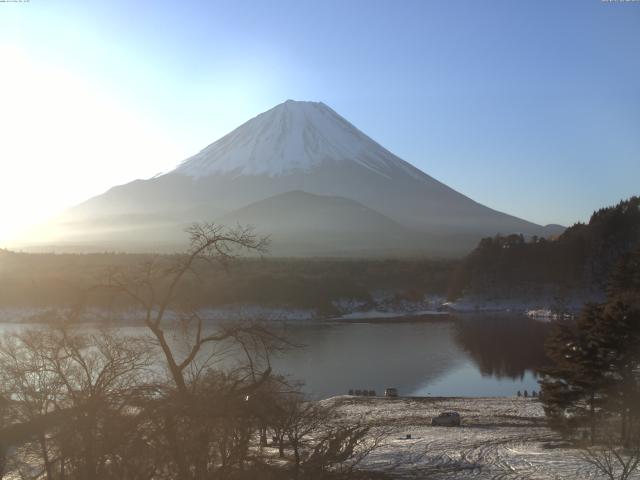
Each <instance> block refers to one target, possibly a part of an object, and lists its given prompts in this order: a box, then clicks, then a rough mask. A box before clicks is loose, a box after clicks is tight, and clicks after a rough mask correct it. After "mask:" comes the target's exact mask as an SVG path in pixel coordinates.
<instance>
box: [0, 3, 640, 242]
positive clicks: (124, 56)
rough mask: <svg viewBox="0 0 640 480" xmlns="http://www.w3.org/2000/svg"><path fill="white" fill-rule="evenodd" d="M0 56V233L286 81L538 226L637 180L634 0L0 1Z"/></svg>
mask: <svg viewBox="0 0 640 480" xmlns="http://www.w3.org/2000/svg"><path fill="white" fill-rule="evenodd" d="M0 65H1V71H0V72H1V73H0V162H1V167H2V169H1V173H0V246H1V244H2V242H3V241H6V239H8V238H9V237H10V236H11V235H13V234H15V233H16V232H17V231H19V229H20V227H22V226H24V225H25V224H27V223H29V222H32V221H36V220H41V219H43V218H45V217H46V216H47V215H51V214H54V213H56V212H59V211H60V210H62V209H64V208H65V207H67V206H70V205H73V204H75V203H79V202H81V201H82V200H84V199H86V198H88V197H90V196H92V195H96V194H99V193H102V192H103V191H104V190H106V189H108V188H109V187H111V186H113V185H115V184H121V183H125V182H128V181H130V180H133V179H136V178H147V177H151V176H153V175H154V174H156V173H158V172H160V171H167V170H170V169H171V168H172V167H174V166H175V165H176V164H177V163H179V162H180V161H181V160H183V159H184V158H186V157H188V156H189V155H191V154H193V153H196V152H197V151H198V150H200V149H201V148H203V147H204V146H206V145H208V144H209V143H211V142H213V141H214V140H216V139H218V138H219V137H220V136H222V135H223V134H225V133H227V132H228V131H229V130H231V129H233V128H234V127H236V126H238V125H239V124H240V123H242V122H243V121H245V120H247V119H248V118H250V117H252V116H254V115H256V114H258V113H260V112H262V111H264V110H267V109H268V108H270V107H272V106H274V105H276V104H278V103H280V102H282V101H284V100H286V99H288V98H293V99H296V100H320V101H323V102H325V103H327V104H328V105H330V106H331V107H332V108H334V109H335V110H336V111H337V112H338V113H340V114H341V115H343V116H344V117H346V118H347V119H348V120H350V121H351V122H352V123H354V124H355V125H356V126H357V127H359V128H360V129H361V130H363V131H364V132H365V133H367V134H368V135H370V136H371V137H373V138H374V139H375V140H377V141H378V142H380V143H381V144H382V145H383V146H385V147H387V148H388V149H389V150H391V151H392V152H394V153H395V154H397V155H399V156H400V157H402V158H403V159H405V160H407V161H409V162H411V163H413V164H414V165H416V166H417V167H419V168H421V169H422V170H424V171H425V172H426V173H428V174H430V175H432V176H434V177H435V178H437V179H438V180H441V181H443V182H445V183H446V184H448V185H449V186H451V187H453V188H455V189H457V190H459V191H460V192H462V193H464V194H466V195H468V196H470V197H472V198H473V199H475V200H477V201H479V202H481V203H483V204H485V205H488V206H490V207H493V208H496V209H499V210H502V211H506V212H508V213H511V214H514V215H517V216H520V217H523V218H526V219H528V220H532V221H535V222H538V223H543V224H545V223H563V224H571V223H573V222H574V221H576V220H587V219H588V217H589V215H590V214H591V212H592V211H593V210H594V209H595V208H598V207H600V206H604V205H607V204H611V203H614V202H617V201H618V200H619V199H621V198H623V197H628V196H630V195H632V194H638V193H640V2H606V1H605V2H603V1H600V0H576V1H558V0H550V1H543V0H530V1H524V0H523V1H514V0H505V1H488V0H487V1H479V0H473V1H471V0H470V1H453V0H448V1H443V0H440V1H429V0H419V1H406V0H400V1H399V0H389V1H376V0H363V1H348V0H341V1H328V0H322V1H303V0H296V1H276V0H269V1H262V0H259V1H258V0H256V1H254V2H249V1H240V0H234V1H228V2H226V1H200V2H198V1H188V0H184V1H175V0H174V1H160V0H154V1H144V0H139V1H130V0H108V1H88V0H84V1H81V0H75V1H58V0H31V1H30V2H25V3H12V2H0Z"/></svg>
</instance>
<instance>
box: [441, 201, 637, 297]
mask: <svg viewBox="0 0 640 480" xmlns="http://www.w3.org/2000/svg"><path fill="white" fill-rule="evenodd" d="M638 248H640V197H631V198H630V199H628V200H624V201H621V202H620V203H618V204H617V205H615V206H612V207H607V208H602V209H600V210H598V211H596V212H594V213H593V215H592V216H591V219H590V220H589V223H587V224H584V223H576V224H575V225H573V226H572V227H569V228H568V229H567V230H566V231H565V232H564V233H562V234H561V235H560V236H558V237H557V238H552V239H545V238H538V237H532V238H531V239H525V238H524V237H523V236H522V235H507V236H501V235H497V236H495V237H488V238H484V239H482V240H481V241H480V244H479V245H478V246H477V248H476V249H475V250H474V251H473V252H472V253H471V254H469V255H468V256H467V257H466V258H465V259H464V260H463V261H462V262H461V263H460V264H459V266H458V267H457V269H456V271H455V273H454V275H453V278H452V279H451V283H450V290H449V296H450V297H451V298H456V297H459V296H460V295H462V294H465V293H476V294H495V293H500V294H507V295H514V294H515V295H517V294H518V293H520V294H522V293H532V292H535V291H536V290H540V289H542V288H544V287H545V286H551V287H553V288H555V289H558V288H566V289H567V290H600V291H604V289H605V287H606V284H607V281H608V279H609V276H610V274H611V271H612V268H613V267H614V265H615V264H616V263H617V262H618V261H619V259H620V258H622V257H623V256H624V255H626V254H629V253H631V252H633V251H635V250H637V249H638Z"/></svg>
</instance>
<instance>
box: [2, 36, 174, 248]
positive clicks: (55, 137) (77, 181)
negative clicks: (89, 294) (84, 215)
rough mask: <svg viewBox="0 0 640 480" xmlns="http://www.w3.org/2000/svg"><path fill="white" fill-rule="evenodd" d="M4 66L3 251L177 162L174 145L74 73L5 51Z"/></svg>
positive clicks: (166, 136)
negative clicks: (61, 216)
mask: <svg viewBox="0 0 640 480" xmlns="http://www.w3.org/2000/svg"><path fill="white" fill-rule="evenodd" d="M0 59H1V61H2V65H3V67H4V68H3V70H4V71H3V75H2V77H1V78H0V104H1V105H2V115H1V116H0V131H2V135H3V141H2V142H0V158H2V188H0V218H1V219H2V221H1V222H0V246H2V244H3V243H5V242H7V243H8V242H12V241H16V240H27V239H21V238H19V237H20V235H21V232H24V231H25V229H26V228H27V227H29V226H31V225H33V224H36V223H39V222H42V221H44V220H46V219H47V218H49V217H51V216H53V215H56V214H58V213H60V212H61V211H62V210H64V209H65V208H68V207H70V206H73V205H74V204H77V203H80V202H82V201H84V200H86V199H88V198H89V197H91V196H94V195H96V194H99V193H101V192H102V191H105V190H107V189H108V188H110V187H112V186H114V185H118V184H121V183H125V182H128V181H131V180H133V179H135V178H140V177H148V176H152V175H153V174H154V173H158V171H160V170H161V169H164V170H166V169H169V168H172V167H173V166H175V164H177V163H178V162H179V159H180V156H181V154H182V152H181V151H180V150H179V148H178V147H177V146H176V145H175V144H173V143H172V138H170V137H169V136H168V135H162V134H161V133H160V132H158V131H154V130H153V129H152V128H151V125H152V123H151V122H149V121H147V120H146V119H144V118H142V117H141V116H139V115H137V114H136V112H133V111H131V110H130V109H127V108H125V107H124V106H122V105H120V104H118V102H116V101H115V100H114V99H113V98H109V97H108V96H107V95H105V94H104V92H101V91H100V90H97V89H95V88H93V87H92V86H91V85H90V84H89V83H88V82H86V81H85V80H84V79H82V78H80V77H78V76H76V75H74V74H73V72H69V71H66V70H62V69H60V68H55V67H52V66H51V65H45V64H44V63H43V62H39V63H36V62H35V61H33V59H31V58H29V57H28V56H26V55H25V54H24V52H22V51H20V50H19V49H15V48H7V47H2V48H0ZM154 169H156V171H155V172H154Z"/></svg>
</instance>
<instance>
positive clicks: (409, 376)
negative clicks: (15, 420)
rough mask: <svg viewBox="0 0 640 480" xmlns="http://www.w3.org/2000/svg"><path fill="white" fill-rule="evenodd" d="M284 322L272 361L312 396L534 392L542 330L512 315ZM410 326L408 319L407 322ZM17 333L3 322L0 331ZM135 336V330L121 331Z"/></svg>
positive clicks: (543, 327) (536, 323)
mask: <svg viewBox="0 0 640 480" xmlns="http://www.w3.org/2000/svg"><path fill="white" fill-rule="evenodd" d="M402 320H403V319H389V320H388V321H384V322H381V321H379V320H376V321H367V320H359V321H357V322H335V321H331V322H320V321H308V320H306V321H300V322H287V324H286V334H287V337H288V338H289V339H290V340H291V341H292V343H294V344H296V345H300V347H298V348H294V349H292V350H290V351H288V352H286V353H285V354H281V355H279V356H278V357H276V358H274V359H273V361H272V366H273V370H274V372H276V373H281V374H285V375H287V376H288V377H289V378H290V379H292V380H302V381H304V383H305V385H304V389H305V391H306V392H307V393H308V394H309V395H310V396H311V397H313V398H325V397H329V396H333V395H341V394H346V393H347V392H348V391H349V390H350V389H354V390H355V389H367V390H375V391H376V392H377V393H378V394H382V393H383V392H384V389H385V388H388V387H395V388H397V389H398V390H399V392H400V394H401V395H433V396H511V395H515V394H516V392H517V391H518V390H521V391H523V390H528V391H529V392H531V391H532V390H538V384H537V378H536V375H535V370H536V368H538V367H540V366H542V365H543V364H544V362H545V357H544V349H543V342H544V338H545V335H546V334H547V331H548V329H549V324H547V323H544V322H540V321H537V320H532V319H529V318H527V317H525V316H522V315H520V316H514V315H502V314H495V315H459V316H453V317H449V318H446V319H443V318H442V317H418V318H415V317H412V318H411V319H404V320H405V321H402ZM406 320H410V321H406ZM13 328H16V325H15V324H13V325H12V324H2V325H0V331H3V330H4V331H7V330H10V329H13ZM126 331H127V332H131V333H141V332H144V331H145V330H144V329H143V328H142V327H126Z"/></svg>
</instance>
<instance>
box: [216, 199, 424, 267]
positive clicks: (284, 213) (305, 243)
mask: <svg viewBox="0 0 640 480" xmlns="http://www.w3.org/2000/svg"><path fill="white" fill-rule="evenodd" d="M218 221H219V222H220V223H223V224H226V225H235V224H240V225H252V226H253V227H254V228H255V229H256V230H257V231H261V232H271V249H270V250H271V252H272V254H274V255H281V256H288V255H301V254H307V255H323V256H344V255H349V256H360V255H362V252H367V254H368V255H395V254H397V253H398V252H404V253H405V254H409V253H411V252H413V253H416V254H417V253H420V252H421V251H422V247H423V245H424V244H425V243H427V241H428V236H427V235H426V234H422V233H418V232H415V231H412V230H409V229H408V228H406V227H403V226H402V225H400V224H398V223H397V222H395V221H393V220H391V219H389V218H387V217H385V216H384V215H382V214H380V213H378V212H375V211H374V210H371V209H370V208H367V207H365V206H364V205H362V204H359V203H358V202H355V201H353V200H349V199H347V198H342V197H330V196H324V195H314V194H310V193H306V192H302V191H292V192H286V193H282V194H278V195H275V196H273V197H269V198H267V199H265V200H261V201H258V202H254V203H252V204H250V205H247V206H245V207H242V208H240V209H238V210H235V211H233V212H230V213H228V214H226V215H224V216H222V217H221V218H219V219H218Z"/></svg>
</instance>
